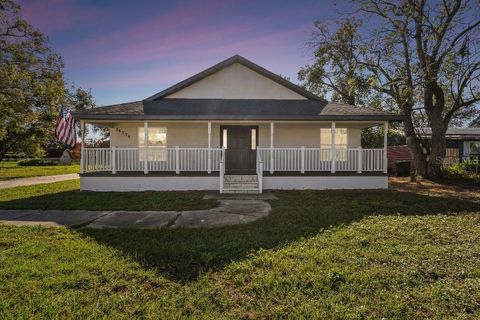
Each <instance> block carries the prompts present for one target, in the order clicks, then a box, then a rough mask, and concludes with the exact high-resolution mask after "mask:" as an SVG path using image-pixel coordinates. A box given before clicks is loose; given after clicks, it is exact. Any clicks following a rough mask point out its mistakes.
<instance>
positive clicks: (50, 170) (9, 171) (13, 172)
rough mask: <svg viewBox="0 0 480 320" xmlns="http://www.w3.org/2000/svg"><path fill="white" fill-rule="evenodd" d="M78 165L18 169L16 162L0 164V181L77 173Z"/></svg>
mask: <svg viewBox="0 0 480 320" xmlns="http://www.w3.org/2000/svg"><path fill="white" fill-rule="evenodd" d="M79 172H80V165H79V164H72V165H69V166H32V167H20V166H17V164H16V162H13V161H12V162H10V161H3V162H0V181H2V180H10V179H16V178H27V177H38V176H53V175H57V174H67V173H79Z"/></svg>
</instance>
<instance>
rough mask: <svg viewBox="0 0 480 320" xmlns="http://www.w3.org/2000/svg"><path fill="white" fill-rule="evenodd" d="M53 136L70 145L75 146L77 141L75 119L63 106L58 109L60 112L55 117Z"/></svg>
mask: <svg viewBox="0 0 480 320" xmlns="http://www.w3.org/2000/svg"><path fill="white" fill-rule="evenodd" d="M55 138H57V140H58V141H61V142H64V143H66V144H68V145H69V146H71V147H74V146H75V143H76V142H77V133H76V132H75V121H74V120H73V117H72V115H71V114H70V112H69V111H67V110H66V109H65V108H64V107H63V106H62V108H61V109H60V114H59V115H58V119H57V126H56V127H55Z"/></svg>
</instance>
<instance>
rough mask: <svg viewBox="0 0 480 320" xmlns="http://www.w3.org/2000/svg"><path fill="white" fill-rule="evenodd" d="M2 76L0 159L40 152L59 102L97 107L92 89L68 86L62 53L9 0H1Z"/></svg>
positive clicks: (54, 120) (74, 106)
mask: <svg viewBox="0 0 480 320" xmlns="http://www.w3.org/2000/svg"><path fill="white" fill-rule="evenodd" d="M0 79H1V81H0V160H1V159H2V158H3V157H4V156H5V154H6V153H7V152H24V153H27V154H29V155H38V154H40V153H41V152H42V149H43V146H44V145H45V144H46V143H47V142H49V141H51V140H52V137H53V132H54V127H55V123H56V118H57V116H58V114H59V110H60V106H61V105H64V106H66V107H67V108H70V109H87V108H92V107H94V106H95V103H94V101H93V99H92V97H91V93H90V91H86V90H83V89H75V88H68V87H66V84H65V81H64V77H63V61H62V58H61V57H60V56H59V55H58V54H56V53H55V52H54V51H53V50H52V49H51V48H50V46H49V44H48V40H47V38H46V37H45V36H44V35H43V34H42V33H41V32H40V31H39V30H37V29H36V28H34V27H33V26H31V25H30V24H29V23H28V22H27V21H26V20H24V19H23V18H22V17H21V8H20V6H19V5H17V4H16V3H15V2H14V1H13V0H0Z"/></svg>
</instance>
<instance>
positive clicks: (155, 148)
mask: <svg viewBox="0 0 480 320" xmlns="http://www.w3.org/2000/svg"><path fill="white" fill-rule="evenodd" d="M144 146H145V128H144V127H138V147H139V148H143V147H144ZM148 148H149V152H148V160H149V161H166V160H167V128H166V127H149V128H148ZM139 156H140V160H143V159H145V157H144V156H145V153H144V152H142V151H140V155H139Z"/></svg>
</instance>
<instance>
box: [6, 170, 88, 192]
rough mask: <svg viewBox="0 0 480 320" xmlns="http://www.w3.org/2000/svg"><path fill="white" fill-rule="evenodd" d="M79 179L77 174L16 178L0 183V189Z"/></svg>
mask: <svg viewBox="0 0 480 320" xmlns="http://www.w3.org/2000/svg"><path fill="white" fill-rule="evenodd" d="M72 179H79V176H78V174H77V173H70V174H59V175H55V176H42V177H29V178H18V179H12V180H6V181H0V189H5V188H12V187H20V186H31V185H34V184H42V183H51V182H58V181H64V180H72Z"/></svg>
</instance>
